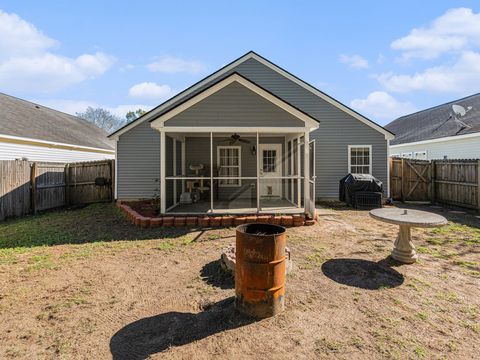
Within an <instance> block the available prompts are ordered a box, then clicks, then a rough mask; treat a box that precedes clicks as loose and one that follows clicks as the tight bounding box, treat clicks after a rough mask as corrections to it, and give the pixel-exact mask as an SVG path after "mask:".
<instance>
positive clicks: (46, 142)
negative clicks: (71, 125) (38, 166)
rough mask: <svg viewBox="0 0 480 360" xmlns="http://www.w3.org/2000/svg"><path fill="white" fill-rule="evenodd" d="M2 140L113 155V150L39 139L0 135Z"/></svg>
mask: <svg viewBox="0 0 480 360" xmlns="http://www.w3.org/2000/svg"><path fill="white" fill-rule="evenodd" d="M2 138H4V139H12V140H18V141H25V142H34V143H40V144H47V145H52V147H55V146H63V147H70V148H72V149H74V150H79V151H81V150H82V149H85V150H92V151H99V152H103V153H108V154H115V150H109V149H105V148H97V147H90V146H83V145H75V144H67V143H62V142H56V141H48V140H40V139H34V138H27V137H22V136H13V135H4V134H0V141H2Z"/></svg>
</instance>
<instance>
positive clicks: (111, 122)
mask: <svg viewBox="0 0 480 360" xmlns="http://www.w3.org/2000/svg"><path fill="white" fill-rule="evenodd" d="M76 115H77V116H78V117H79V118H82V119H85V120H87V121H89V122H91V123H93V124H95V125H97V126H98V127H99V128H101V129H104V130H105V131H106V132H108V133H110V132H112V131H114V130H115V129H118V128H119V127H121V126H122V125H123V124H124V123H125V120H123V119H120V118H119V117H118V116H115V115H113V114H112V113H111V112H110V111H108V110H106V109H103V108H96V109H94V108H92V107H91V106H89V107H88V108H87V109H86V110H85V112H82V113H77V114H76Z"/></svg>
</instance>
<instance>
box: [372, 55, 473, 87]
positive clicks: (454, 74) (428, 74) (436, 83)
mask: <svg viewBox="0 0 480 360" xmlns="http://www.w3.org/2000/svg"><path fill="white" fill-rule="evenodd" d="M376 78H377V80H378V81H379V82H380V83H381V84H382V85H383V86H384V87H385V88H386V89H387V90H389V91H395V92H409V91H415V90H417V91H418V90H424V91H430V92H450V93H461V94H467V93H471V92H478V89H479V87H478V84H479V83H480V53H477V52H474V51H465V52H463V53H462V54H461V56H460V57H459V58H458V59H457V60H456V61H455V62H454V63H453V64H451V65H439V66H434V67H430V68H427V69H426V70H424V71H422V72H417V73H415V74H413V75H398V74H394V73H385V74H380V75H377V76H376Z"/></svg>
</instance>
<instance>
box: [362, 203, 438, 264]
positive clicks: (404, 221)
mask: <svg viewBox="0 0 480 360" xmlns="http://www.w3.org/2000/svg"><path fill="white" fill-rule="evenodd" d="M370 216H371V217H372V218H374V219H376V220H379V221H383V222H386V223H389V224H395V225H399V226H400V229H399V232H398V237H397V240H396V241H395V247H394V249H393V251H392V258H394V259H395V260H397V261H400V262H402V263H406V264H412V263H414V262H415V261H417V253H416V252H415V247H414V246H413V243H412V239H411V237H410V229H411V228H412V227H419V228H432V227H440V226H443V225H445V224H446V223H447V219H445V218H444V217H443V216H440V215H437V214H433V213H429V212H426V211H420V210H411V209H398V208H385V209H374V210H372V211H370Z"/></svg>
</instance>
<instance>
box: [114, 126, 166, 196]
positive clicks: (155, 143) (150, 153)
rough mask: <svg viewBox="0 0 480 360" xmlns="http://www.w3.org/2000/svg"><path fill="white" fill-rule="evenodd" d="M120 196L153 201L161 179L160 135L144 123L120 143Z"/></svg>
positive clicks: (118, 154)
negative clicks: (156, 180) (158, 180)
mask: <svg viewBox="0 0 480 360" xmlns="http://www.w3.org/2000/svg"><path fill="white" fill-rule="evenodd" d="M117 177H118V178H117V197H118V198H119V199H142V198H145V199H148V198H153V197H154V196H155V193H156V191H157V190H156V189H158V187H159V186H158V182H155V179H159V178H160V134H159V133H158V131H156V130H153V129H152V128H151V127H150V123H148V122H144V123H141V124H139V125H137V126H135V127H134V128H132V129H131V130H130V131H128V132H126V133H124V134H122V135H120V137H119V140H118V142H117Z"/></svg>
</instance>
